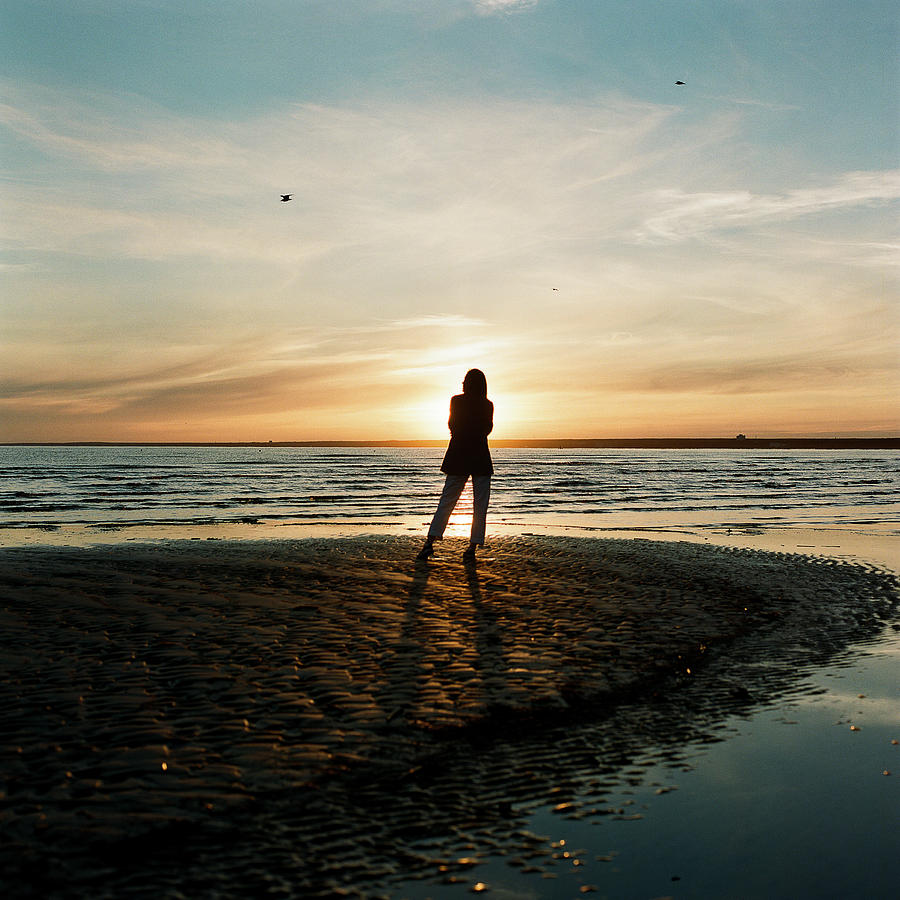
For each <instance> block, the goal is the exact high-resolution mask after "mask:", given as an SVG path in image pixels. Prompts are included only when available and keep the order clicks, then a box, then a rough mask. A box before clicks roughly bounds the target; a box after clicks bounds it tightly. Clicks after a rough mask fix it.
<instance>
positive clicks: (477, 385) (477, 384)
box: [463, 369, 487, 397]
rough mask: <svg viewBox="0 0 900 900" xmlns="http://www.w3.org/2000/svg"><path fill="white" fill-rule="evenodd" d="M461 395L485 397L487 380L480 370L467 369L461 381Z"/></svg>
mask: <svg viewBox="0 0 900 900" xmlns="http://www.w3.org/2000/svg"><path fill="white" fill-rule="evenodd" d="M463 393H464V394H471V395H472V396H474V397H487V378H485V377H484V372H482V371H481V369H469V371H468V372H466V377H465V378H464V379H463Z"/></svg>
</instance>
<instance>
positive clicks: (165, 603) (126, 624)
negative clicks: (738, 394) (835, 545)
mask: <svg viewBox="0 0 900 900" xmlns="http://www.w3.org/2000/svg"><path fill="white" fill-rule="evenodd" d="M418 546H419V541H418V539H415V538H403V537H394V536H387V537H372V536H368V537H354V538H347V539H341V540H324V539H307V540H298V541H241V542H226V541H178V542H168V543H161V544H158V545H153V546H150V545H113V546H105V547H98V548H60V547H55V548H41V547H26V548H14V549H5V550H2V551H0V599H2V605H0V625H2V628H0V648H2V649H0V661H2V662H0V708H2V710H3V714H2V719H3V729H2V732H3V733H2V748H0V754H2V755H0V761H2V771H3V773H4V778H5V785H4V786H3V788H2V790H3V793H2V796H0V828H2V832H3V834H4V837H5V840H4V842H3V847H2V849H0V867H2V868H0V872H2V876H0V878H2V882H3V887H4V888H5V889H6V893H7V894H8V895H10V896H30V895H34V896H48V895H54V896H85V895H88V894H92V895H98V896H111V897H112V896H119V897H120V896H126V895H127V896H144V895H146V896H154V897H159V896H178V895H179V894H181V895H184V896H190V897H199V896H214V895H216V896H247V895H248V894H250V893H252V892H254V891H258V889H259V886H260V885H263V886H265V887H266V888H267V889H271V891H272V893H273V895H274V894H278V893H279V892H280V893H281V894H282V895H284V896H299V897H335V896H361V897H371V896H380V895H384V896H393V893H392V889H391V885H392V884H396V883H399V882H400V881H402V880H403V879H406V878H409V877H411V876H412V877H421V878H425V879H433V880H444V881H447V880H451V881H452V880H458V882H459V885H460V890H461V896H462V894H463V893H464V891H465V889H466V888H467V887H468V886H469V882H470V881H471V879H467V872H468V870H469V868H470V866H471V865H472V864H473V859H474V856H475V852H474V849H473V848H474V847H476V846H480V845H482V844H484V843H485V842H487V843H488V844H490V846H491V848H492V852H495V853H501V854H505V853H508V854H509V855H510V857H511V859H512V860H521V864H522V866H523V867H527V866H529V865H531V864H532V863H531V862H530V861H531V860H534V859H539V857H540V854H541V853H542V852H543V849H542V848H541V846H540V843H541V839H540V837H539V836H535V835H531V834H528V833H527V832H524V831H523V830H522V822H523V821H524V819H525V817H526V815H527V811H528V810H529V809H530V808H533V807H534V805H535V804H541V803H553V805H554V807H558V812H559V814H560V815H574V816H581V815H588V816H589V815H604V814H613V815H616V814H619V813H618V812H616V811H615V810H609V809H604V808H603V805H602V800H601V799H599V798H600V797H601V795H602V793H603V790H604V785H603V777H600V776H604V777H605V778H606V780H607V782H608V783H607V787H608V786H609V785H611V784H612V783H613V782H614V781H615V780H616V778H619V777H621V773H619V771H618V770H619V769H620V768H621V761H622V760H624V759H627V758H628V752H627V750H628V748H629V747H633V746H640V745H646V744H647V742H648V740H650V738H651V737H652V740H653V742H654V744H655V745H656V746H658V748H659V753H660V754H662V755H663V756H666V754H668V755H669V756H670V757H671V758H672V759H673V760H675V761H677V757H678V744H679V741H681V740H683V739H684V738H685V736H686V734H688V733H690V734H691V735H692V736H694V737H696V734H697V733H698V732H702V731H703V730H704V729H708V730H710V731H714V730H715V728H716V722H717V721H718V720H719V719H721V718H722V717H723V716H724V715H726V714H728V713H730V712H732V711H734V710H735V709H736V708H737V709H740V708H742V707H744V706H746V705H748V704H752V703H757V702H765V699H766V697H767V696H769V695H770V694H772V693H773V692H778V691H782V690H787V689H789V684H790V680H791V676H792V672H793V671H794V670H795V668H796V666H797V665H798V662H799V661H803V662H804V663H808V662H809V660H810V659H815V660H822V661H824V660H827V659H829V658H830V657H831V656H832V655H833V654H835V653H838V652H840V651H841V649H842V648H844V647H846V646H847V645H848V644H849V643H851V642H855V641H860V640H866V639H867V638H871V637H872V636H874V635H875V634H876V633H878V632H879V631H880V630H881V629H882V628H883V626H884V623H885V622H886V621H889V620H890V619H891V617H892V616H893V615H894V612H893V611H894V609H895V606H896V601H897V583H896V578H895V577H894V576H891V575H889V574H887V573H884V572H880V571H878V570H877V569H875V568H874V567H865V566H858V565H847V564H842V563H839V562H835V561H826V560H816V559H810V558H806V557H800V556H793V555H788V554H774V553H760V552H751V551H746V550H738V549H725V548H719V547H710V546H703V545H697V544H689V543H659V542H652V541H620V540H603V539H586V538H566V537H527V536H517V537H502V538H499V539H497V540H496V541H494V542H493V544H492V546H491V547H490V548H489V550H487V551H486V552H485V553H484V554H483V557H482V559H481V560H479V562H478V564H477V565H476V566H474V567H471V566H470V567H466V566H465V565H463V563H462V560H461V551H462V549H463V547H464V546H465V545H464V543H463V542H458V541H455V540H450V541H445V542H444V543H443V544H441V545H438V558H437V559H436V560H433V561H431V562H429V563H427V564H417V563H416V562H415V561H414V560H413V556H414V554H415V551H416V550H417V549H418ZM761 659H762V660H764V661H765V662H766V665H765V666H763V667H760V666H759V665H758V663H759V661H760V660H761ZM698 678H705V679H706V681H705V682H704V690H703V691H702V692H698V691H691V690H684V688H685V686H690V685H692V683H693V682H695V681H696V680H697V679H698ZM681 696H683V697H684V700H683V702H681V701H679V702H681V705H679V703H675V704H674V705H673V704H672V703H670V702H669V700H670V699H671V698H673V697H676V698H677V697H681ZM663 701H665V702H663ZM685 704H687V706H685ZM612 721H615V723H616V724H615V733H614V735H612V736H607V738H606V739H605V742H602V743H598V742H597V741H593V742H587V743H586V742H585V736H584V732H583V731H580V732H579V731H578V730H577V729H576V728H575V727H574V726H579V727H580V726H583V725H584V724H585V723H588V724H589V723H598V724H599V726H600V727H602V726H603V725H604V724H608V723H610V722H612ZM617 761H618V766H617ZM561 773H565V774H564V775H563V774H561ZM591 778H594V779H595V780H597V779H598V778H599V780H598V781H597V790H596V792H595V794H596V798H595V799H597V802H596V805H595V806H593V807H590V806H584V805H582V804H580V803H577V802H575V801H574V799H573V798H574V796H575V793H576V792H574V791H573V790H572V789H571V782H572V781H573V780H578V779H581V780H584V779H591ZM623 814H624V813H623ZM425 838H428V839H430V841H431V845H432V846H431V849H430V850H429V851H428V852H425V851H424V850H423V849H422V841H423V839H425ZM476 838H477V840H476ZM544 849H546V848H544ZM536 868H539V866H536Z"/></svg>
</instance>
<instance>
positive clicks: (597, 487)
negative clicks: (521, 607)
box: [0, 446, 900, 530]
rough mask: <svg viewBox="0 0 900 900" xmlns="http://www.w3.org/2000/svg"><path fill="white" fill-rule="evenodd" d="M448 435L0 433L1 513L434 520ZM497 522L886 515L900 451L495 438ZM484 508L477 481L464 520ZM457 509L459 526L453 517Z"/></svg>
mask: <svg viewBox="0 0 900 900" xmlns="http://www.w3.org/2000/svg"><path fill="white" fill-rule="evenodd" d="M442 456H443V451H442V450H441V449H437V448H428V449H410V448H402V449H398V448H309V447H298V448H294V447H46V446H34V447H0V527H2V528H5V529H10V528H43V529H47V530H49V529H53V528H58V527H66V526H81V527H87V528H98V529H102V528H113V527H119V528H121V527H128V526H137V525H143V526H157V525H163V526H171V525H212V524H233V523H244V524H248V523H252V524H269V525H279V524H306V523H320V524H327V523H338V522H340V523H350V524H359V525H365V524H373V523H381V524H390V523H404V522H405V523H412V524H414V525H419V524H421V522H422V521H425V520H427V519H429V518H430V516H431V514H432V512H433V510H434V507H435V505H436V502H437V497H438V495H439V493H440V488H441V485H442V481H443V476H442V475H441V473H440V471H439V469H440V462H441V458H442ZM493 457H494V465H495V470H496V471H495V477H494V480H493V485H492V495H491V505H490V514H489V523H490V524H495V525H496V524H500V525H503V524H505V525H520V526H527V525H529V524H544V525H547V524H559V525H571V524H577V525H580V526H589V527H590V526H593V527H596V528H616V527H630V528H634V527H657V528H659V527H669V528H671V527H678V526H696V525H700V526H708V527H712V526H715V527H722V526H735V527H747V526H748V525H759V526H773V525H776V526H777V525H784V526H797V525H801V526H830V525H875V526H879V525H886V524H890V523H897V522H898V519H900V501H898V496H900V491H898V488H900V453H898V452H896V451H886V452H879V451H831V450H814V451H803V450H631V449H628V450H614V449H581V450H579V449H576V450H553V449H497V450H493ZM470 512H471V495H470V493H469V491H468V489H467V491H466V493H465V494H464V495H463V501H462V503H461V505H460V507H459V509H458V514H457V516H456V519H455V522H456V523H457V524H459V523H460V522H461V521H463V520H464V519H465V517H466V516H467V515H468V514H470ZM453 524H454V523H453V522H452V523H451V526H453Z"/></svg>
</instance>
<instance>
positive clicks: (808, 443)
mask: <svg viewBox="0 0 900 900" xmlns="http://www.w3.org/2000/svg"><path fill="white" fill-rule="evenodd" d="M446 445H447V438H441V439H435V438H423V439H415V440H314V441H274V440H268V441H187V440H175V441H85V440H75V441H0V446H2V447H351V448H352V447H363V448H365V447H373V448H376V447H385V448H390V447H398V448H405V447H406V448H415V447H421V448H433V447H445V446H446ZM490 445H491V447H494V448H497V449H501V448H508V449H520V448H521V449H527V448H534V449H592V448H609V449H616V448H621V449H629V448H630V449H654V448H655V449H691V448H694V449H727V448H732V447H735V448H741V447H745V448H748V449H769V448H782V449H817V448H823V449H824V448H832V449H900V437H898V436H893V437H891V436H881V437H774V436H773V437H746V436H740V437H738V436H735V437H730V438H696V437H680V438H651V437H643V438H498V439H497V440H493V441H491V442H490Z"/></svg>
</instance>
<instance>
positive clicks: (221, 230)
mask: <svg viewBox="0 0 900 900" xmlns="http://www.w3.org/2000/svg"><path fill="white" fill-rule="evenodd" d="M497 11H502V10H500V8H499V7H498V8H497ZM508 11H511V10H508ZM9 93H10V97H9V101H8V104H7V106H6V107H5V108H4V110H3V111H2V114H0V117H2V121H3V123H5V127H6V128H7V130H8V132H9V133H11V134H13V135H14V136H15V141H16V142H18V144H20V145H27V147H28V148H29V149H30V151H31V152H32V154H33V155H32V157H30V159H31V161H32V162H31V164H29V165H28V166H23V167H22V168H21V169H16V168H15V166H14V165H11V166H10V167H9V171H8V175H7V178H6V180H5V181H4V183H3V186H2V188H0V190H2V192H3V202H4V209H5V212H6V215H5V216H4V217H3V223H2V225H0V228H2V230H3V232H4V234H5V236H6V238H7V240H8V243H9V245H10V246H12V247H14V248H15V250H16V257H15V260H16V263H21V265H14V266H10V267H9V268H8V269H7V270H6V271H5V272H4V279H5V280H6V281H7V283H8V286H9V288H10V289H9V291H8V292H7V295H8V297H9V298H10V299H9V302H7V303H5V305H4V308H3V310H2V311H0V315H2V317H3V323H2V324H3V328H2V329H0V331H2V334H0V340H2V341H5V342H6V346H4V347H3V349H2V352H3V354H4V360H5V361H6V362H7V368H6V375H5V385H4V387H3V390H2V392H0V407H2V422H5V423H6V425H5V429H6V430H5V432H4V433H5V434H11V433H12V431H11V429H14V428H18V427H20V425H19V424H17V423H21V422H25V421H27V420H28V416H29V412H28V411H29V410H31V418H32V421H34V420H35V417H37V418H38V419H41V420H44V419H47V420H49V419H52V420H53V421H55V422H57V423H58V424H59V425H60V427H62V425H63V424H65V427H66V428H67V429H69V431H68V433H70V434H72V433H74V432H75V431H77V430H78V429H79V428H82V429H88V428H90V427H93V425H95V424H96V423H97V422H98V421H100V420H98V419H96V417H97V416H99V417H101V420H102V422H103V423H105V425H104V427H106V428H107V429H108V431H107V433H106V436H114V435H115V434H116V433H121V431H122V429H125V428H130V429H134V431H132V432H130V433H137V432H138V431H139V430H140V429H141V428H144V429H145V432H144V433H150V432H152V433H154V434H156V433H161V432H162V431H163V429H164V428H165V424H166V423H167V422H176V421H177V422H178V423H185V422H186V423H189V424H187V425H184V426H183V430H182V431H181V433H180V434H181V436H186V435H187V434H189V433H190V434H193V435H195V436H198V437H199V436H203V435H204V434H205V435H206V436H213V431H212V430H211V429H212V428H213V426H214V425H215V423H217V422H218V423H219V425H216V427H221V428H222V429H227V428H236V427H237V425H236V423H245V424H246V428H247V429H248V430H250V429H253V428H256V425H257V424H259V422H261V421H264V422H265V423H275V422H276V420H277V418H278V416H279V414H283V423H284V424H283V425H282V426H279V428H280V429H281V430H280V431H278V432H277V434H279V435H280V436H283V437H302V436H308V435H310V433H311V432H310V430H309V429H310V428H311V427H312V426H311V425H309V424H308V422H306V420H304V419H303V417H304V412H303V411H304V410H309V411H310V415H311V416H312V415H314V416H315V418H316V421H327V422H331V423H343V425H341V426H340V427H344V426H346V427H349V425H348V424H347V423H351V424H353V423H362V422H364V421H365V420H366V417H367V416H369V417H370V418H371V419H372V420H373V421H380V422H385V423H387V422H393V423H394V424H396V425H397V428H401V427H402V428H405V429H406V431H405V432H404V434H405V436H408V437H414V436H421V435H422V431H421V429H420V428H418V427H417V425H416V421H415V420H414V418H412V416H413V413H411V412H410V411H409V410H410V409H412V408H414V407H415V408H419V407H422V408H424V407H425V406H427V405H428V404H431V403H432V402H433V398H435V397H437V398H439V399H438V400H437V401H434V406H435V408H436V409H438V414H437V419H436V421H437V426H436V428H437V429H438V430H437V435H438V436H440V435H441V434H443V427H444V422H445V418H444V417H445V412H446V410H444V409H442V404H443V402H444V400H445V397H444V395H445V393H446V391H447V390H448V386H449V389H454V388H455V386H456V384H457V383H458V380H459V378H460V377H461V374H462V372H463V371H464V369H465V368H466V367H468V366H469V365H472V364H474V365H478V364H480V363H481V364H484V365H485V367H487V368H489V380H490V383H491V384H492V385H493V386H496V388H497V389H498V390H499V391H500V392H501V395H502V392H503V391H507V392H509V395H510V396H512V394H513V393H516V394H517V395H518V396H519V398H520V400H519V403H520V407H519V408H520V410H522V421H523V423H524V424H523V425H522V426H521V429H520V430H519V431H518V434H519V435H526V436H527V435H529V434H531V435H534V434H538V433H539V431H540V430H541V429H548V430H549V429H551V428H552V427H553V426H552V421H559V418H560V416H564V417H566V421H569V422H583V423H584V426H585V428H587V429H588V431H594V432H595V433H599V432H598V429H600V428H601V426H602V424H603V421H604V418H605V417H608V416H610V415H613V414H614V415H616V416H617V417H618V421H620V422H630V423H631V427H633V428H636V429H639V430H642V431H646V430H648V428H649V430H653V427H652V426H653V416H654V415H657V414H658V415H668V414H669V413H668V412H667V408H666V404H667V403H668V404H671V403H673V398H675V399H677V402H678V403H681V404H683V405H684V406H685V407H689V406H691V404H694V407H693V408H692V411H691V415H696V419H695V420H693V421H695V422H697V423H702V422H703V421H706V420H705V419H704V416H707V417H708V418H709V421H713V419H714V415H713V413H715V415H719V416H721V415H727V412H728V410H727V404H728V403H729V402H730V403H734V398H735V397H738V396H741V395H743V396H748V395H755V396H764V397H766V398H767V404H771V403H773V402H774V398H782V399H783V398H788V397H790V398H793V402H794V403H795V407H796V408H798V409H803V408H806V407H804V404H805V403H807V402H809V403H810V404H812V405H813V406H816V409H821V410H824V409H825V408H826V404H827V395H828V390H829V385H830V386H837V387H840V389H841V391H842V396H848V395H850V394H852V395H853V397H854V398H855V399H854V403H856V405H857V406H858V409H859V410H860V412H859V415H860V417H861V418H860V422H863V419H864V415H869V421H875V419H876V418H877V417H878V416H882V415H883V414H882V412H878V410H883V409H886V408H887V406H886V403H885V401H884V399H883V398H884V394H885V392H886V390H887V388H888V387H890V385H891V384H892V383H894V382H893V381H892V379H893V377H894V376H892V373H891V356H890V352H889V351H888V350H886V349H885V348H886V345H888V344H889V343H890V340H891V336H892V335H895V334H896V332H897V324H898V323H897V319H896V315H892V313H891V311H890V304H889V303H888V298H887V297H886V296H885V295H886V290H887V287H886V286H887V285H888V283H889V282H888V280H887V275H886V272H887V268H888V264H889V263H890V262H892V258H891V253H892V247H891V240H890V238H889V236H888V235H887V234H886V232H885V228H884V221H883V220H884V218H886V215H885V207H886V205H887V204H889V203H891V202H893V201H895V200H896V198H897V197H898V196H900V177H898V173H896V172H848V173H844V174H840V175H835V176H832V177H829V178H824V177H819V178H816V179H813V178H812V177H810V176H808V175H806V174H797V172H785V173H780V172H779V173H776V174H775V175H773V174H772V173H769V172H766V173H765V177H764V178H761V177H759V173H757V174H756V175H755V174H754V172H753V171H752V170H747V171H744V170H742V171H740V172H735V170H734V166H733V165H732V163H731V156H732V150H733V149H734V148H735V146H736V145H738V144H739V143H740V141H741V139H742V136H741V117H740V114H739V113H737V112H735V111H734V110H733V109H731V110H729V112H728V113H727V114H718V113H717V114H713V115H710V116H709V117H707V118H705V119H702V120H701V121H693V122H686V121H685V120H684V119H683V118H680V116H679V111H678V110H677V109H676V108H675V107H672V106H666V105H660V104H653V103H647V102H642V101H634V100H630V99H628V98H624V97H622V96H614V95H610V96H605V97H599V98H597V99H596V101H595V102H593V103H582V104H574V103H573V104H559V103H550V102H543V101H541V102H538V101H527V102H525V101H519V102H516V101H505V100H496V99H493V100H485V101H482V102H479V103H475V102H470V101H465V102H463V101H459V102H454V101H448V100H444V101H441V102H440V103H431V104H423V103H405V104H402V103H376V102H374V101H373V102H370V103H368V104H362V103H360V104H357V105H355V106H352V107H351V106H338V105H330V106H329V105H322V104H306V103H303V104H292V105H286V106H282V107H280V108H277V109H272V110H269V111H268V112H266V113H264V114H257V115H254V116H249V117H247V118H246V119H245V120H243V121H241V120H233V121H228V122H224V121H216V120H207V121H200V120H198V119H196V118H192V117H188V116H178V115H174V114H172V113H170V112H167V111H165V110H160V109H159V108H158V107H155V106H153V105H152V104H147V103H144V102H143V101H140V100H139V99H138V98H130V99H129V100H128V101H126V102H123V101H121V100H120V99H118V98H115V97H110V96H101V95H97V94H83V93H80V92H75V91H63V92H58V91H51V90H47V89H43V88H36V87H33V86H32V87H29V86H28V85H24V84H20V85H16V86H14V87H11V88H10V91H9ZM34 160H37V161H38V164H37V165H35V164H33V161H34ZM761 185H764V187H762V186H761ZM773 185H774V186H773ZM282 191H284V192H287V191H289V192H291V193H293V194H294V200H293V201H292V202H291V203H287V204H282V203H280V202H279V199H278V195H279V194H280V193H281V192H282ZM833 213H840V215H841V219H840V225H841V227H840V228H832V229H828V228H824V227H821V226H822V223H823V222H825V221H826V220H827V219H828V216H829V215H830V214H833ZM801 219H802V220H803V223H804V226H805V227H804V231H803V233H802V234H799V233H793V231H792V223H796V222H797V221H798V220H801ZM723 236H726V237H727V241H726V240H724V239H723ZM692 239H693V240H692ZM774 250H777V252H773V251H774ZM811 261H813V262H815V263H816V265H814V266H813V265H810V262H811ZM554 288H555V289H556V290H554ZM761 346H763V347H765V348H766V352H765V353H762V352H760V350H759V348H760V347H761ZM810 348H811V349H810ZM807 351H808V352H807ZM85 372H90V373H91V375H90V377H85ZM811 384H814V385H815V386H816V390H817V391H819V394H818V395H817V397H816V399H815V401H812V400H809V399H808V393H809V390H810V387H809V386H810V385H811ZM363 385H365V389H364V392H363V393H364V394H365V402H364V404H362V405H361V400H360V397H361V391H362V386H363ZM866 395H868V396H866ZM625 397H628V398H630V400H629V401H628V402H625V401H624V400H623V399H622V398H625ZM398 398H400V399H398ZM440 398H443V399H440ZM522 398H531V400H525V399H522ZM636 398H639V399H636ZM817 404H818V405H817ZM865 410H868V413H865V412H864V411H865ZM526 413H527V414H526ZM817 415H819V413H817ZM403 416H406V417H407V418H406V419H404V418H403ZM640 416H643V417H644V418H643V422H644V423H645V424H646V423H647V422H649V423H650V424H649V426H648V427H647V428H644V427H642V425H641V422H640V421H638V417H640ZM260 417H262V419H261V418H260ZM266 417H268V418H266ZM648 417H649V418H648ZM787 418H788V413H785V421H786V420H787ZM442 419H443V421H442ZM821 419H822V422H825V421H827V419H826V418H825V413H824V412H822V413H821ZM300 420H303V424H302V427H301V426H300V425H297V424H296V423H297V422H298V421H300ZM878 421H881V419H878ZM2 422H0V427H2ZM707 424H708V423H707ZM863 424H864V422H863ZM47 427H48V428H50V427H51V426H50V425H48V426H47ZM179 427H182V426H179ZM241 427H244V426H243V425H242V426H241ZM266 427H268V424H267V425H266ZM338 427H339V426H338V424H334V428H335V429H337V428H338ZM355 427H356V425H355V424H354V428H355ZM698 427H699V425H698ZM823 427H827V426H823ZM861 427H862V426H861ZM117 429H118V430H119V431H118V432H117ZM192 429H193V430H192ZM203 429H206V431H205V432H204V431H203ZM292 429H293V430H292ZM304 429H305V430H304ZM217 433H218V434H220V435H221V436H222V437H225V433H224V431H223V432H217ZM235 433H237V432H235V431H233V432H232V434H235ZM242 433H243V434H247V433H248V431H244V432H242ZM253 433H254V434H255V433H256V432H255V431H254V432H253ZM367 433H369V434H371V432H367ZM507 433H508V434H509V432H507ZM544 433H546V431H545V432H544ZM586 433H587V432H586ZM331 434H332V436H337V432H336V431H332V432H331ZM344 434H345V436H346V435H347V432H344ZM354 434H356V435H359V434H360V431H354ZM78 436H81V437H90V434H89V433H88V431H87V430H82V431H80V432H79V433H78ZM269 436H272V435H269ZM377 436H383V435H381V434H379V435H377ZM394 436H398V435H396V434H395V435H394Z"/></svg>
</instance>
